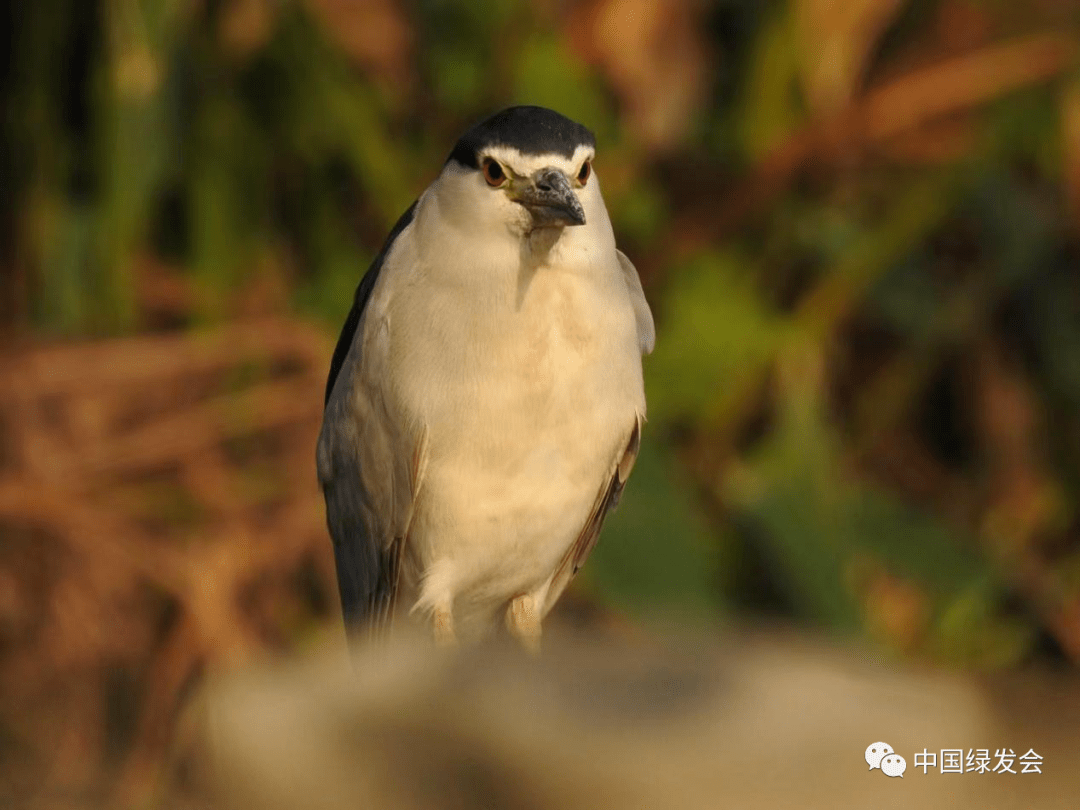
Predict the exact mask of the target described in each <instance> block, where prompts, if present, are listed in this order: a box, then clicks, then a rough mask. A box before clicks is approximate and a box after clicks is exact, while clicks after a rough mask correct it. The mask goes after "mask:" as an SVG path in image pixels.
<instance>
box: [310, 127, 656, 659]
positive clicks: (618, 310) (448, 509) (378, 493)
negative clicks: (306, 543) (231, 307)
mask: <svg viewBox="0 0 1080 810" xmlns="http://www.w3.org/2000/svg"><path fill="white" fill-rule="evenodd" d="M595 155H596V139H595V136H594V135H593V133H592V132H591V131H590V130H589V129H588V128H586V127H585V126H584V125H582V124H579V123H577V122H575V121H573V120H571V119H569V118H567V117H565V116H563V115H562V114H560V113H558V112H555V111H554V110H550V109H547V108H544V107H538V106H516V107H510V108H507V109H504V110H502V111H500V112H497V113H495V114H494V115H491V116H490V117H488V118H486V119H485V120H483V121H481V122H480V123H478V124H476V125H475V126H473V127H472V128H471V129H469V130H468V131H467V132H465V134H464V135H462V136H461V137H460V139H459V140H458V141H457V143H456V144H455V145H454V147H453V149H452V151H451V152H450V154H449V156H448V158H447V159H446V162H445V163H444V165H443V167H442V170H441V171H440V173H439V175H438V177H437V178H436V179H435V180H434V181H433V182H432V183H431V185H430V186H428V188H427V189H426V190H425V191H424V192H423V193H422V194H421V195H420V197H419V198H418V199H417V200H416V201H415V202H414V203H413V204H412V205H411V206H410V207H409V209H408V210H407V211H406V212H405V213H404V214H403V215H402V216H401V218H400V219H399V220H398V221H397V224H396V225H394V227H393V229H392V230H391V231H390V234H389V237H388V238H387V240H386V242H385V244H384V245H383V247H382V250H381V252H380V253H379V254H378V255H377V256H376V258H375V260H374V261H373V262H372V264H371V266H370V268H369V269H368V271H367V273H366V274H365V275H364V276H363V278H362V279H361V281H360V283H359V286H358V287H357V290H356V294H355V297H354V300H353V304H352V309H351V310H350V312H349V314H348V317H347V319H346V321H345V324H344V327H343V329H342V331H341V335H340V338H339V339H338V342H337V345H336V347H335V349H334V353H333V356H332V359H331V363H330V372H329V375H328V378H327V383H326V391H325V397H324V411H323V421H322V427H321V430H320V433H319V438H318V445H317V453H316V461H317V468H318V479H319V483H320V486H321V489H322V492H323V496H324V499H325V503H326V521H327V526H328V529H329V533H330V536H331V539H332V541H333V549H334V558H335V564H336V569H337V579H338V587H339V591H340V596H341V605H342V615H343V617H344V622H345V625H346V629H347V631H348V637H349V639H350V643H351V642H352V641H353V640H354V639H356V638H371V637H374V638H385V637H387V636H388V635H389V634H390V632H391V629H392V628H393V627H394V626H396V625H397V624H398V623H399V622H402V623H404V622H407V623H409V624H411V625H412V626H414V627H419V628H420V629H421V631H422V632H423V633H424V634H429V638H430V639H431V641H432V642H433V643H434V644H435V645H436V646H441V647H454V646H460V645H463V644H475V643H480V642H482V641H483V640H484V639H488V638H490V637H492V636H500V635H501V634H503V632H504V631H508V633H509V636H510V637H511V638H512V639H514V640H516V641H517V642H518V643H519V644H520V645H521V646H522V647H523V648H524V649H526V650H527V651H529V652H531V653H538V651H539V649H540V639H541V622H542V620H543V619H544V617H545V616H546V615H547V613H548V612H549V611H550V610H551V608H552V606H553V605H554V604H555V602H556V601H557V600H558V599H559V597H560V595H561V594H562V592H563V591H564V589H565V588H566V587H567V585H568V583H569V582H570V580H571V579H572V577H573V576H574V575H575V574H576V573H577V571H578V570H579V569H580V568H581V566H582V564H583V563H584V562H585V559H586V558H587V557H588V556H589V553H590V552H591V551H592V549H593V547H594V546H595V545H596V542H597V538H598V537H599V534H600V530H601V527H602V525H603V523H604V519H605V516H606V515H607V513H608V512H609V510H610V509H612V508H613V507H614V506H615V505H616V503H617V502H618V500H619V496H620V493H621V492H622V490H623V487H624V485H625V484H626V481H627V478H628V476H629V475H630V471H631V470H632V468H633V466H634V462H635V460H636V458H637V455H638V451H639V448H640V443H641V432H642V426H643V424H644V421H645V390H644V380H643V370H642V358H643V356H644V355H646V354H648V353H650V352H651V351H652V350H653V346H654V343H655V337H656V330H655V326H654V322H653V316H652V312H651V311H650V308H649V304H648V302H647V301H646V298H645V294H644V292H643V289H642V285H641V281H640V278H639V276H638V273H637V270H636V269H635V267H634V265H633V264H632V263H631V261H630V260H629V259H628V258H627V257H626V255H625V254H623V253H622V252H621V251H620V250H619V249H618V248H616V246H615V237H614V233H613V230H612V225H611V220H610V219H609V216H608V212H607V209H606V207H605V205H604V199H603V196H602V195H601V191H600V180H599V177H598V176H597V172H596V171H595V170H594V169H593V161H594V158H595Z"/></svg>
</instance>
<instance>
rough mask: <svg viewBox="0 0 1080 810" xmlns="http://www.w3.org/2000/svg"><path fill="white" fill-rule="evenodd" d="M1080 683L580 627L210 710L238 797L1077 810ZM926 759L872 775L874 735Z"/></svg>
mask: <svg viewBox="0 0 1080 810" xmlns="http://www.w3.org/2000/svg"><path fill="white" fill-rule="evenodd" d="M1078 699H1080V688H1078V687H1077V685H1076V684H1075V683H1074V684H1071V685H1068V686H1066V685H1065V684H1063V683H1062V682H1060V681H1057V680H1054V679H1049V678H1045V677H1037V676H1028V677H1026V678H1024V679H1023V680H1011V681H1003V682H996V683H986V682H980V681H977V680H974V679H971V678H968V677H962V676H958V675H947V674H944V673H941V672H933V671H915V670H902V671H895V670H893V671H890V668H889V667H888V665H887V664H886V662H884V661H880V660H874V659H868V658H867V657H865V655H856V654H853V653H852V652H850V651H845V650H841V649H838V648H832V647H828V646H825V645H821V644H812V643H809V642H807V641H805V640H796V639H793V638H792V637H790V636H787V635H780V634H775V633H773V634H767V633H766V634H762V633H755V634H752V635H745V636H742V637H739V638H730V639H728V640H727V641H726V642H725V644H724V645H723V646H719V645H717V643H716V642H715V640H714V638H710V639H705V638H693V637H689V636H685V635H684V636H682V637H678V638H664V639H663V640H661V638H660V637H659V636H657V637H653V638H643V637H640V636H639V637H636V638H633V639H630V640H625V639H624V640H616V639H612V638H610V637H607V638H605V637H602V636H596V635H589V636H583V635H565V634H564V635H562V636H558V635H557V636H556V638H554V639H551V640H549V642H548V647H547V650H546V651H545V654H544V655H543V656H542V658H541V659H540V660H539V661H533V660H530V659H527V658H525V657H524V656H523V655H522V654H521V653H520V652H519V651H518V650H516V649H507V648H497V647H493V648H489V649H483V650H467V651H462V652H452V653H441V652H438V651H435V650H433V649H432V648H431V647H430V645H429V644H427V643H426V642H424V641H416V640H415V639H414V640H412V641H411V642H410V641H409V640H401V639H399V640H398V641H397V642H396V643H395V644H393V645H392V646H391V647H390V648H389V650H387V651H377V650H373V649H368V650H364V651H363V652H361V653H360V654H359V655H358V656H357V660H356V662H355V671H354V670H353V669H351V668H350V666H349V664H348V662H347V661H346V658H345V655H344V653H343V652H342V651H341V650H340V649H336V650H332V651H329V652H326V653H324V654H323V655H322V656H320V657H316V658H313V659H311V660H308V661H303V662H293V663H290V664H287V665H282V666H277V667H273V666H268V667H265V668H262V669H259V670H253V671H249V672H246V673H243V674H237V675H234V676H232V677H229V678H222V679H219V680H217V681H215V682H213V683H211V684H210V686H209V687H208V689H207V690H206V693H205V694H204V696H203V699H202V700H201V701H200V703H199V704H198V707H197V708H196V709H193V712H192V716H191V718H190V720H191V725H192V727H193V728H195V729H197V731H196V732H195V734H194V735H192V736H193V737H194V739H197V740H198V744H197V746H196V750H197V751H198V757H197V759H198V761H199V762H200V767H199V768H198V769H197V770H198V772H199V773H200V774H201V781H200V784H201V785H202V790H203V791H205V792H206V793H208V794H209V795H211V796H213V797H215V798H216V799H217V800H219V801H221V802H222V803H223V806H225V807H231V808H236V809H237V810H241V808H250V807H259V808H267V810H286V809H287V808H288V809H292V808H315V809H316V810H339V809H340V810H346V808H349V809H351V808H357V807H365V808H391V807H392V808H396V809H398V810H435V809H436V808H439V809H440V810H444V809H446V808H475V807H483V808H489V810H496V809H501V808H505V810H511V809H513V810H523V809H525V808H555V807H557V808H563V809H565V810H578V808H581V809H582V810H583V809H584V808H597V809H599V808H638V807H645V808H681V809H682V810H694V809H695V808H700V809H701V810H715V808H718V807H768V808H788V807H792V808H794V807H798V808H836V807H878V808H891V807H896V808H911V807H922V808H938V807H941V808H945V807H948V808H972V809H973V810H974V809H975V808H979V809H980V810H981V808H986V807H994V808H997V810H1009V809H1010V808H1017V809H1018V810H1019V809H1020V808H1033V807H1038V808H1044V809H1045V810H1053V808H1062V810H1064V808H1068V807H1072V806H1073V804H1072V803H1073V801H1074V799H1075V796H1076V795H1078V792H1080V751H1077V750H1076V748H1075V746H1074V745H1072V744H1071V739H1070V737H1071V734H1072V729H1074V728H1075V727H1076V724H1077V723H1078V722H1080V700H1078ZM878 740H886V741H888V742H889V743H890V744H891V745H892V746H893V748H894V749H895V751H896V753H898V754H901V755H903V756H905V757H906V759H907V761H908V768H907V772H906V773H905V774H904V776H903V778H893V779H890V778H888V777H887V776H885V775H884V774H883V773H882V772H881V771H880V770H869V769H868V768H867V763H866V762H865V761H864V751H865V749H866V747H867V746H868V745H870V744H871V743H873V742H875V741H878ZM987 747H989V748H990V749H991V754H993V753H994V749H995V748H1012V749H1013V750H1014V751H1015V753H1016V755H1017V756H1018V757H1019V756H1021V755H1023V754H1024V753H1025V752H1027V751H1028V749H1029V748H1031V749H1033V750H1034V751H1036V752H1037V753H1038V754H1039V755H1040V756H1042V757H1043V760H1042V771H1043V772H1042V773H1041V774H1036V773H1029V774H1021V773H1020V770H1021V765H1020V764H1014V769H1015V770H1016V773H1015V774H976V773H965V774H962V775H957V774H942V773H939V772H938V769H937V768H932V769H930V770H929V771H928V772H927V773H926V774H924V773H923V772H922V769H921V768H916V767H914V754H915V752H921V751H923V750H924V748H925V749H927V750H929V751H933V752H935V753H936V752H937V751H938V750H939V749H942V748H946V749H948V748H962V749H964V750H965V751H966V750H967V749H969V748H970V749H979V748H987Z"/></svg>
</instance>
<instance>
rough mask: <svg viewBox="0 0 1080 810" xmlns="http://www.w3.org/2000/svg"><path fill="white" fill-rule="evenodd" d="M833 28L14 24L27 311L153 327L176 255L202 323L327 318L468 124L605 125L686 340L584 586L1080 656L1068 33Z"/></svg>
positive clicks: (13, 144)
mask: <svg viewBox="0 0 1080 810" xmlns="http://www.w3.org/2000/svg"><path fill="white" fill-rule="evenodd" d="M842 5H844V4H835V3H834V4H830V3H823V2H817V0H790V1H789V2H781V1H780V0H775V1H774V2H768V3H763V2H753V0H745V2H739V0H712V2H707V3H704V4H701V3H692V2H681V1H680V2H673V3H671V4H670V5H665V4H652V5H650V4H641V5H640V8H639V11H640V14H639V17H640V19H635V20H630V19H628V18H626V17H625V15H622V16H620V14H621V12H620V11H619V4H618V3H616V2H608V1H606V0H596V1H595V2H590V3H585V4H581V5H580V6H572V7H567V8H564V7H563V6H561V5H560V4H540V5H538V6H534V7H526V6H520V5H518V4H516V3H510V2H507V1H506V0H480V1H476V0H473V1H472V2H464V1H463V0H416V2H413V3H404V2H400V3H399V2H394V0H381V2H378V3H372V4H370V5H366V4H347V3H337V2H332V0H326V1H325V2H309V3H304V2H260V1H259V0H234V1H233V2H229V1H228V0H220V1H219V2H209V1H208V2H203V3H190V2H181V0H160V2H149V1H147V2H137V1H136V0H121V1H120V2H109V3H105V2H76V1H75V0H57V2H54V3H49V4H30V3H16V2H14V0H8V2H7V3H6V6H5V11H4V14H5V18H6V20H7V21H8V22H9V23H10V25H9V26H8V27H7V30H8V31H9V34H8V36H9V38H10V45H11V47H10V49H9V54H10V57H9V64H8V68H7V71H6V73H5V75H4V82H3V90H4V94H5V111H6V113H7V114H6V116H5V118H4V121H3V126H2V138H3V144H4V152H5V153H6V155H7V157H6V158H5V163H6V165H5V173H6V175H7V177H8V179H7V181H6V182H5V186H6V189H5V191H6V195H5V197H4V200H5V205H4V208H5V212H4V217H5V228H6V232H7V234H8V235H9V236H10V239H9V240H8V244H7V247H6V248H5V255H4V261H5V263H6V265H7V267H8V268H9V270H10V272H9V273H8V278H9V279H10V280H11V282H10V285H9V287H10V289H9V290H7V291H5V295H6V299H7V300H8V301H9V302H10V303H9V305H8V306H9V308H10V309H11V315H12V316H13V319H14V320H15V321H16V322H17V323H19V324H20V325H21V326H22V327H23V328H24V329H30V330H36V331H40V332H42V333H50V334H61V335H70V336H87V335H99V334H106V333H116V332H125V331H132V330H140V329H154V328H159V327H160V326H162V325H163V324H162V323H159V322H158V321H157V320H155V315H154V312H153V311H152V309H151V308H148V307H146V306H144V305H142V304H141V303H140V298H139V290H140V289H141V287H142V285H143V283H144V278H143V277H144V276H145V274H146V273H147V267H148V266H151V265H155V266H156V265H164V266H165V267H167V268H168V269H169V272H171V273H172V274H174V275H176V276H178V277H180V278H182V279H183V280H184V282H185V283H186V284H189V285H190V288H191V289H192V290H193V291H194V294H193V298H194V304H193V307H192V311H191V312H190V313H189V318H188V320H189V322H192V323H194V322H198V321H200V320H204V319H208V318H211V319H212V318H222V317H228V316H229V315H230V314H231V313H232V312H233V311H234V307H235V299H236V294H237V293H238V291H240V290H243V289H244V288H246V287H249V286H251V285H252V284H253V283H255V282H256V281H257V280H258V279H259V278H261V277H264V276H270V277H273V278H274V279H276V280H277V281H279V282H282V283H283V284H284V286H285V288H286V289H287V290H288V295H289V296H290V301H291V303H292V306H294V307H295V308H296V309H297V310H298V311H300V312H302V313H305V314H307V315H309V316H313V317H316V318H319V319H322V320H324V321H325V323H326V324H327V325H328V328H335V327H336V326H337V325H338V324H339V323H340V322H341V321H342V320H343V317H344V314H345V312H346V311H347V310H348V308H349V305H350V301H351V297H352V291H353V289H354V287H355V285H356V283H357V282H358V281H359V279H360V277H361V275H362V274H363V272H364V270H365V268H366V265H367V263H368V261H369V260H370V259H371V257H372V256H373V255H374V254H375V253H376V252H377V251H378V249H379V247H380V244H381V240H382V239H383V237H384V235H385V233H386V232H387V231H388V230H389V227H390V226H391V224H392V223H393V222H394V220H395V219H396V218H397V216H398V215H399V214H400V212H401V211H402V210H403V209H404V208H405V207H406V206H407V205H408V204H409V203H410V202H411V200H412V199H413V198H414V197H415V195H416V194H417V193H418V192H419V191H420V190H421V189H422V188H423V187H424V186H425V185H426V184H427V183H428V182H430V180H431V179H432V178H433V177H434V176H435V174H436V173H437V171H438V169H439V167H440V165H441V163H442V161H443V159H444V158H445V154H446V153H447V152H448V150H449V148H450V145H451V144H452V143H453V141H454V139H455V138H456V136H457V134H458V133H459V132H460V131H461V130H462V129H464V127H466V126H467V125H468V124H469V123H471V122H472V121H474V120H476V119H477V118H479V117H481V116H483V115H485V114H486V113H488V112H490V111H491V110H493V109H496V108H499V107H502V106H506V105H508V104H511V103H515V102H530V103H540V104H545V105H548V106H551V107H554V108H556V109H558V110H560V111H562V112H563V113H565V114H567V115H569V116H571V117H574V118H577V119H579V120H581V121H584V122H586V123H587V124H588V125H589V126H590V127H592V128H593V129H594V130H595V131H596V133H597V135H598V139H599V144H600V156H599V158H598V160H597V170H598V174H599V175H600V176H601V177H602V178H603V179H604V184H605V193H606V196H607V199H608V204H609V208H610V209H611V211H612V215H613V220H614V223H615V227H616V231H617V233H618V236H619V238H620V244H621V245H622V246H623V247H624V249H625V250H626V252H627V253H628V254H630V255H631V256H632V257H633V258H634V259H635V261H636V262H637V263H638V266H639V269H640V270H641V272H642V276H643V278H644V280H645V284H646V289H647V294H648V296H649V298H650V300H651V301H652V304H653V308H654V311H655V312H656V314H657V320H658V334H659V336H658V341H657V349H656V352H655V355H654V356H653V357H651V358H649V359H648V360H647V361H646V373H647V387H648V396H649V402H650V422H649V425H648V431H647V433H646V441H645V445H644V450H643V453H642V457H641V460H640V463H639V469H638V470H637V471H636V473H635V475H634V478H633V479H632V483H631V484H630V486H629V487H628V490H627V493H626V497H625V502H624V504H623V505H622V506H621V507H620V509H619V511H618V512H617V513H616V514H615V515H614V516H613V517H612V518H611V520H610V522H609V526H608V528H607V530H606V531H605V538H604V541H603V542H602V543H601V544H600V546H599V548H598V550H597V552H596V553H595V555H594V558H593V560H592V561H590V564H589V566H588V567H587V568H586V572H585V574H584V575H583V578H584V582H585V584H586V586H587V587H590V588H592V589H593V590H594V591H595V592H596V593H598V594H600V595H602V596H603V597H604V598H607V599H609V600H611V601H613V602H616V603H618V604H621V605H624V606H627V607H628V608H630V609H632V610H641V611H654V610H657V609H662V610H666V611H683V612H692V613H705V614H710V615H712V614H717V613H722V612H731V611H738V612H747V613H750V614H752V615H762V614H766V615H774V614H775V615H780V616H783V617H785V618H787V619H790V620H795V621H801V622H805V623H807V624H812V625H814V626H818V627H823V628H827V629H829V630H834V631H837V632H842V633H849V634H862V635H865V636H866V637H867V638H870V639H874V640H876V641H877V642H880V643H881V644H883V645H885V646H887V647H891V648H893V649H897V650H901V651H904V652H908V653H914V654H921V655H928V656H932V657H936V658H939V659H942V660H947V661H952V662H955V663H957V664H959V665H970V666H980V667H1001V666H1010V665H1015V664H1017V663H1019V662H1022V661H1024V660H1027V659H1029V658H1031V657H1033V656H1042V657H1047V658H1049V659H1052V660H1058V659H1061V660H1072V661H1076V660H1078V659H1080V543H1078V542H1077V533H1078V531H1080V521H1078V520H1077V514H1076V501H1077V495H1078V494H1080V417H1078V415H1080V273H1078V272H1077V269H1078V266H1077V265H1078V258H1080V245H1078V241H1077V223H1078V221H1080V220H1078V205H1080V145H1078V144H1077V142H1076V141H1077V140H1080V124H1078V123H1077V122H1078V120H1080V101H1078V98H1080V64H1078V63H1077V60H1076V47H1075V44H1076V38H1077V37H1078V36H1080V28H1078V27H1077V20H1076V11H1075V10H1074V9H1073V8H1072V4H1070V3H1067V2H1064V1H1062V2H1053V0H1046V2H1041V3H1039V4H1036V6H1037V8H1035V9H1030V10H1025V9H1020V8H1019V5H1020V4H1006V3H988V4H978V3H971V2H967V0H911V1H910V2H895V1H894V0H880V1H877V2H875V0H858V2H853V3H851V4H850V7H848V6H845V8H848V9H849V10H850V11H851V13H850V14H847V13H846V12H845V11H844V9H840V6H842ZM635 8H637V7H635ZM837 9H840V10H837ZM650 14H651V15H652V17H650V16H649V15H650ZM635 37H636V39H635ZM624 40H625V42H624ZM1010 44H1011V45H1015V46H1016V48H1017V50H1016V52H1015V53H1014V52H1012V51H1008V50H1007V49H1002V48H1001V46H1002V45H1010ZM845 54H846V55H847V57H845V59H846V61H845V59H841V58H840V57H841V56H842V55H845ZM965 59H968V60H976V61H973V62H970V63H967V62H963V60H965ZM845 65H846V66H847V67H846V68H844V66H845ZM954 65H956V66H959V67H957V68H956V70H953V71H952V72H950V69H951V66H954ZM964 66H966V67H964ZM938 67H940V68H941V69H940V70H938V69H937V68H938ZM841 68H844V69H841ZM904 82H907V84H904ZM684 90H685V92H683V91H684ZM890 93H892V95H890ZM920 105H921V106H920ZM890 116H893V117H892V118H891V117H890ZM894 119H895V120H894ZM318 393H319V392H313V394H312V395H313V397H314V396H317V395H318Z"/></svg>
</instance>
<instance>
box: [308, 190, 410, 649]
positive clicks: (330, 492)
mask: <svg viewBox="0 0 1080 810" xmlns="http://www.w3.org/2000/svg"><path fill="white" fill-rule="evenodd" d="M415 210H416V203H413V204H412V206H410V207H409V209H408V210H407V211H406V212H405V213H404V214H403V215H402V216H401V218H400V219H399V220H398V221H397V224H396V225H394V228H393V229H392V230H391V232H390V235H389V236H388V237H387V240H386V243H385V244H384V245H383V248H382V250H381V251H380V252H379V255H378V256H376V257H375V260H374V261H373V262H372V264H371V267H370V268H369V269H368V271H367V273H365V274H364V277H363V279H361V281H360V284H359V286H358V287H357V289H356V295H355V297H354V299H353V305H352V309H351V310H350V312H349V315H348V317H347V318H346V321H345V325H344V327H343V329H342V331H341V335H340V337H339V338H338V342H337V346H336V347H335V349H334V355H333V358H332V360H331V362H330V372H329V375H328V377H327V381H326V392H325V399H324V412H323V426H322V432H321V433H320V436H319V447H318V459H317V460H318V468H319V481H320V483H321V485H322V488H323V495H324V497H325V499H326V522H327V527H328V528H329V530H330V536H331V538H332V540H333V544H334V560H335V563H336V567H337V575H338V590H339V592H340V595H341V608H342V613H343V615H344V618H345V625H346V628H347V629H348V630H349V631H350V632H355V631H356V630H363V631H365V632H368V633H371V634H372V635H376V636H378V635H382V634H384V633H385V631H386V629H387V628H388V626H389V622H390V619H391V617H392V616H393V613H394V610H395V607H396V601H397V593H398V583H399V580H400V575H401V558H402V551H403V549H404V546H405V542H406V538H407V533H408V520H409V518H410V517H411V511H412V502H413V498H414V496H415V494H416V492H417V491H418V489H419V480H417V477H418V476H420V475H421V474H422V466H423V464H424V460H425V447H424V444H425V443H424V441H423V437H422V436H421V437H420V439H419V440H418V441H417V442H416V444H415V445H414V452H413V453H411V454H408V455H407V456H406V457H405V458H399V457H396V456H395V451H398V452H400V448H402V447H404V446H408V444H407V443H406V442H407V439H408V437H403V436H400V435H399V431H398V429H397V427H396V423H397V421H398V420H396V419H394V415H393V414H390V413H388V412H387V404H386V402H385V400H384V399H382V398H381V397H380V396H379V392H378V391H377V390H368V389H370V388H371V386H370V385H369V386H368V388H367V389H364V388H363V386H360V388H361V390H362V394H361V395H360V396H356V395H355V394H356V393H357V388H358V385H357V381H358V379H359V378H366V379H368V380H370V379H371V378H372V377H377V376H378V375H379V373H380V372H381V368H380V366H381V360H382V358H381V357H380V355H381V353H382V352H381V351H380V347H378V346H367V345H365V333H366V332H370V331H371V330H367V329H365V323H366V320H367V315H368V314H369V310H370V307H369V306H368V304H369V302H370V301H371V298H372V293H373V291H374V289H375V285H376V282H377V281H378V279H379V277H380V275H381V273H382V271H383V268H384V265H385V264H386V260H387V257H388V256H389V254H390V250H391V248H392V247H393V245H394V244H395V242H396V240H397V239H398V237H400V236H401V234H402V232H403V231H404V230H405V229H406V228H407V227H408V225H409V223H410V222H412V218H413V214H414V212H415ZM372 352H374V354H372ZM402 439H405V440H406V442H403V441H402ZM399 471H400V472H399ZM402 479H405V480H402ZM402 513H405V515H406V517H405V518H404V520H402V518H401V515H402Z"/></svg>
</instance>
